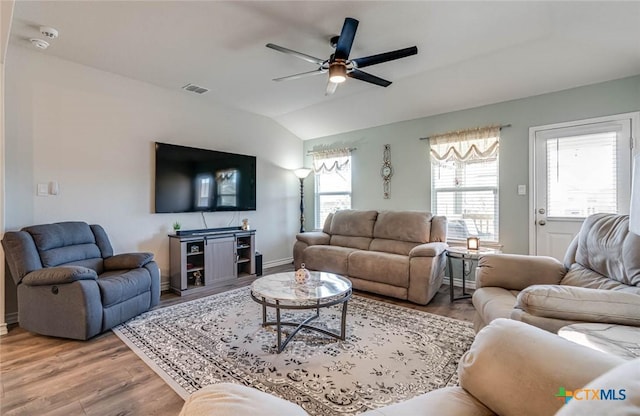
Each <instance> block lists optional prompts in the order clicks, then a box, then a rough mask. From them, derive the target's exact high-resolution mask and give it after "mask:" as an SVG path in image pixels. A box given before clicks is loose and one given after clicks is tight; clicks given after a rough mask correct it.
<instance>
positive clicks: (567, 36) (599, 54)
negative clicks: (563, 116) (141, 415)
mask: <svg viewBox="0 0 640 416" xmlns="http://www.w3.org/2000/svg"><path fill="white" fill-rule="evenodd" d="M347 16H349V17H353V18H356V19H358V20H359V21H360V25H359V27H358V31H357V34H356V37H355V42H354V44H353V49H352V50H351V55H350V56H351V57H361V56H367V55H372V54H376V53H380V52H386V51H389V50H394V49H399V48H404V47H408V46H413V45H417V47H418V50H419V52H418V55H416V56H412V57H409V58H404V59H401V60H397V61H392V62H387V63H383V64H380V65H376V66H372V67H369V68H367V72H370V73H372V74H374V75H377V76H380V77H382V78H386V79H388V80H390V81H393V84H392V85H391V86H389V87H388V88H382V87H378V86H375V85H371V84H367V83H364V82H361V81H358V80H354V79H348V80H347V82H345V83H344V84H342V85H340V87H339V88H338V90H337V92H336V93H335V94H333V95H331V96H325V94H324V92H325V88H326V83H327V78H326V76H324V75H320V76H314V77H308V78H303V79H297V80H291V81H287V82H274V81H272V79H273V78H278V77H282V76H286V75H291V74H295V73H300V72H305V71H311V70H313V69H315V68H316V67H315V66H314V65H313V64H311V63H308V62H305V61H303V60H300V59H296V58H295V57H292V56H289V55H285V54H282V53H279V52H277V51H274V50H271V49H268V48H266V47H265V44H266V43H269V42H271V43H275V44H277V45H280V46H284V47H287V48H290V49H294V50H296V51H300V52H304V53H306V54H309V55H312V56H316V57H319V58H323V59H325V58H328V57H329V55H330V54H331V53H332V51H333V49H332V48H331V46H330V44H329V38H331V36H334V35H337V34H339V33H340V29H341V28H342V24H343V22H344V18H345V17H347ZM638 22H640V2H637V1H629V2H612V1H601V2H578V1H568V2H539V1H535V2H528V1H518V2H502V1H499V2H488V1H483V2H477V1H473V2H457V1H452V2H429V1H410V2H409V1H407V2H405V1H338V2H331V1H291V2H281V1H124V2H120V1H24V0H19V1H17V2H16V5H15V10H14V18H13V25H12V30H11V39H10V42H11V43H10V45H11V46H10V47H13V46H17V47H26V48H33V46H32V45H31V44H30V42H29V39H30V38H34V37H38V35H39V30H38V28H39V26H41V25H47V26H52V27H55V28H57V29H58V30H59V32H60V36H59V38H58V39H56V40H54V41H51V43H52V46H51V47H50V48H48V49H47V50H45V51H42V52H41V53H45V54H50V55H54V56H57V57H60V58H63V59H67V60H70V61H73V62H77V63H80V64H84V65H88V66H91V67H94V68H98V69H101V70H105V71H109V72H113V73H116V74H120V75H123V76H126V77H129V78H133V79H138V80H141V81H145V82H149V83H152V84H155V85H158V86H161V87H164V88H169V89H174V90H179V89H180V88H181V87H182V86H183V85H185V84H187V83H194V84H197V85H200V86H203V87H206V88H209V89H210V91H209V92H208V93H207V94H204V95H202V96H199V97H198V99H201V100H203V101H210V102H215V103H217V104H221V105H225V106H229V107H234V108H238V109H242V110H246V111H250V112H253V113H258V114H261V115H264V116H266V117H269V118H272V119H273V120H275V121H276V122H278V123H280V124H281V125H283V126H284V127H285V128H287V129H289V130H290V131H291V132H293V133H294V134H296V135H297V136H299V137H300V138H302V139H311V138H316V137H322V136H326V135H331V134H337V133H341V132H345V131H350V130H355V129H360V128H367V127H373V126H378V125H383V124H388V123H392V122H396V121H401V120H408V119H413V118H419V117H424V116H428V115H433V114H439V113H445V112H449V111H454V110H459V109H464V108H471V107H476V106H479V105H484V104H489V103H495V102H500V101H506V100H510V99H516V98H521V97H527V96H531V95H537V94H542V93H546V92H551V91H557V90H562V89H567V88H572V87H576V86H580V85H586V84H591V83H596V82H601V81H606V80H611V79H616V78H622V77H626V76H631V75H636V74H640V24H639V23H638ZM8 64H10V63H8ZM184 93H185V94H188V92H184Z"/></svg>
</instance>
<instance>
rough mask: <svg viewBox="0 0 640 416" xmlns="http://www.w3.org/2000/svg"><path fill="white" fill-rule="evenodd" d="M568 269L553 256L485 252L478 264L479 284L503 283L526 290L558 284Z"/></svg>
mask: <svg viewBox="0 0 640 416" xmlns="http://www.w3.org/2000/svg"><path fill="white" fill-rule="evenodd" d="M566 273H567V269H565V267H564V265H563V264H562V263H561V262H559V261H558V260H556V259H554V258H552V257H545V256H526V255H521V254H485V255H482V256H480V260H479V261H478V267H477V268H476V288H480V287H485V286H494V287H501V288H504V289H507V290H522V289H524V288H525V287H528V286H531V285H545V284H550V285H554V284H558V283H560V280H562V278H563V277H564V275H565V274H566Z"/></svg>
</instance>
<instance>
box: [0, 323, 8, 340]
mask: <svg viewBox="0 0 640 416" xmlns="http://www.w3.org/2000/svg"><path fill="white" fill-rule="evenodd" d="M8 333H9V331H8V330H7V324H0V337H1V336H3V335H7V334H8Z"/></svg>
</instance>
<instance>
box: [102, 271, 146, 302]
mask: <svg viewBox="0 0 640 416" xmlns="http://www.w3.org/2000/svg"><path fill="white" fill-rule="evenodd" d="M98 287H100V295H101V296H102V306H103V307H105V308H106V307H109V306H111V305H114V304H117V303H121V302H124V301H126V300H128V299H131V298H134V297H136V296H138V295H140V294H141V293H144V292H150V291H151V276H150V275H149V271H148V270H147V269H144V268H141V269H133V270H129V271H125V270H114V271H110V272H106V273H103V274H101V275H100V276H99V277H98Z"/></svg>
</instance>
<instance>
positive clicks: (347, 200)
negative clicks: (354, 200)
mask: <svg viewBox="0 0 640 416" xmlns="http://www.w3.org/2000/svg"><path fill="white" fill-rule="evenodd" d="M313 167H314V171H315V228H316V229H320V228H322V227H323V226H324V222H325V220H326V219H327V216H328V215H329V214H330V213H332V212H336V211H338V210H341V209H350V208H351V151H350V149H337V150H329V151H322V152H315V153H314V155H313Z"/></svg>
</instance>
